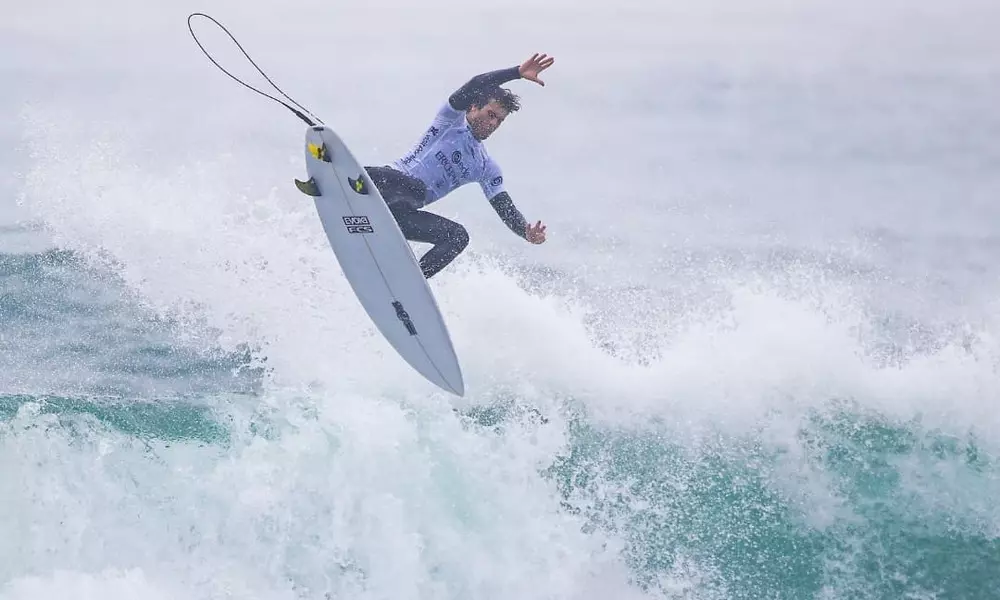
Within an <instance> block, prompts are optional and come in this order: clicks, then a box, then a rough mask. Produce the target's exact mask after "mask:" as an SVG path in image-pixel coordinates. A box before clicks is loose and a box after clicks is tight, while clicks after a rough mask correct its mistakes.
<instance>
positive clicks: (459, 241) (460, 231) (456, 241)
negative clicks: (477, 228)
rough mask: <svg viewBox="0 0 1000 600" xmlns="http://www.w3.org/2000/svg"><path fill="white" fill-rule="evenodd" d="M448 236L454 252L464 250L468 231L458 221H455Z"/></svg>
mask: <svg viewBox="0 0 1000 600" xmlns="http://www.w3.org/2000/svg"><path fill="white" fill-rule="evenodd" d="M448 237H449V241H450V242H451V244H452V245H453V246H454V247H455V251H456V252H461V251H462V250H465V247H466V246H468V245H469V232H468V231H467V230H466V229H465V227H464V226H462V225H459V224H458V223H455V227H454V228H452V231H451V235H449V236H448Z"/></svg>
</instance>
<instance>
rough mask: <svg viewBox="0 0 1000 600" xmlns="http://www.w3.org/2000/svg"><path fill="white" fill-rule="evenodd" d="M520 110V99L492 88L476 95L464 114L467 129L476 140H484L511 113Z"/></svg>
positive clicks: (500, 89) (508, 91)
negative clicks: (467, 123) (467, 124)
mask: <svg viewBox="0 0 1000 600" xmlns="http://www.w3.org/2000/svg"><path fill="white" fill-rule="evenodd" d="M519 108H521V103H520V99H519V98H518V97H517V95H515V94H514V93H513V92H511V91H510V90H508V89H506V88H499V87H498V88H494V89H492V90H485V91H483V92H480V93H479V94H478V97H477V98H475V99H474V100H473V102H472V106H471V107H469V110H467V111H466V113H465V119H466V121H468V122H469V129H471V130H472V135H474V136H475V137H476V139H477V140H485V139H486V138H488V137H490V134H492V133H493V132H494V131H496V130H497V128H498V127H500V125H501V124H502V123H503V121H504V119H506V118H507V115H509V114H510V113H512V112H516V111H517V110H518V109H519Z"/></svg>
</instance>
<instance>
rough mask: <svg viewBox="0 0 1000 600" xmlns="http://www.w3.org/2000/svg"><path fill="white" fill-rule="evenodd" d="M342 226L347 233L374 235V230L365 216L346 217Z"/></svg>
mask: <svg viewBox="0 0 1000 600" xmlns="http://www.w3.org/2000/svg"><path fill="white" fill-rule="evenodd" d="M344 225H345V226H346V227H347V233H375V228H374V227H372V224H371V221H369V220H368V217H367V216H365V215H350V216H346V217H344Z"/></svg>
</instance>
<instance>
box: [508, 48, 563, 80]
mask: <svg viewBox="0 0 1000 600" xmlns="http://www.w3.org/2000/svg"><path fill="white" fill-rule="evenodd" d="M554 62H556V59H554V58H552V57H551V56H549V55H547V54H539V53H537V52H536V53H534V54H532V55H531V58H529V59H528V60H526V61H524V64H522V65H521V66H520V67H518V68H517V72H518V73H520V74H521V77H523V78H524V79H527V80H528V81H534V82H535V83H537V84H538V85H541V86H544V85H545V82H544V81H542V80H541V79H539V78H538V74H539V73H541V72H542V71H544V70H545V69H548V68H549V67H551V66H552V63H554Z"/></svg>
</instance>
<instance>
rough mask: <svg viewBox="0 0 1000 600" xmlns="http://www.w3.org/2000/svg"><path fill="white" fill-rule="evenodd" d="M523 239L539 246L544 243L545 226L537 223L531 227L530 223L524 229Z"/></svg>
mask: <svg viewBox="0 0 1000 600" xmlns="http://www.w3.org/2000/svg"><path fill="white" fill-rule="evenodd" d="M524 237H525V238H527V240H528V241H529V242H531V243H532V244H541V243H542V242H544V241H545V225H542V222H541V221H539V222H537V223H535V225H534V226H532V225H531V224H530V223H529V224H528V225H527V226H526V227H525V228H524Z"/></svg>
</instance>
